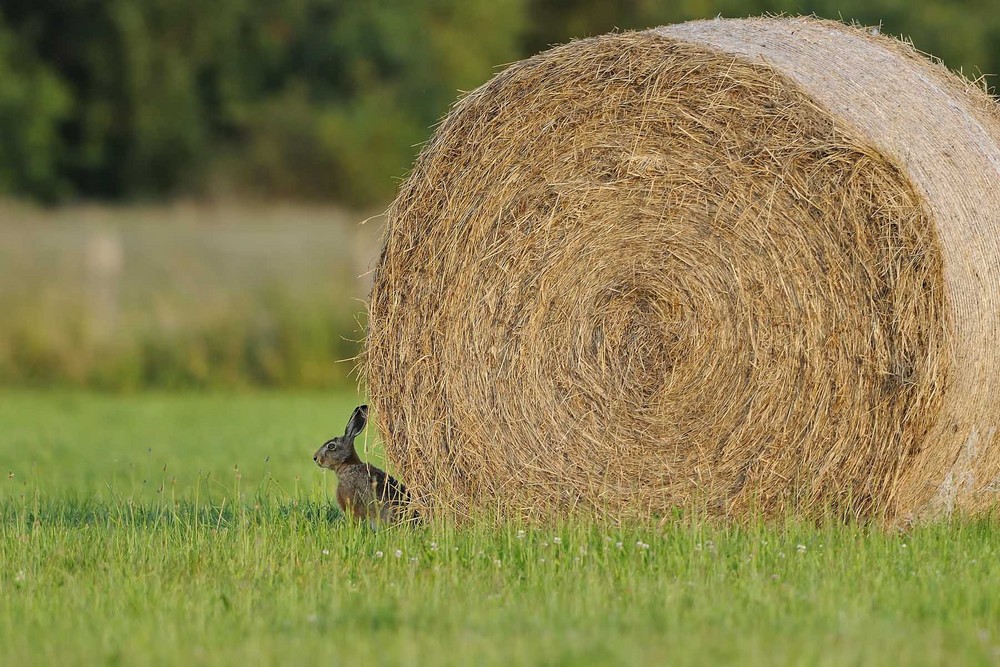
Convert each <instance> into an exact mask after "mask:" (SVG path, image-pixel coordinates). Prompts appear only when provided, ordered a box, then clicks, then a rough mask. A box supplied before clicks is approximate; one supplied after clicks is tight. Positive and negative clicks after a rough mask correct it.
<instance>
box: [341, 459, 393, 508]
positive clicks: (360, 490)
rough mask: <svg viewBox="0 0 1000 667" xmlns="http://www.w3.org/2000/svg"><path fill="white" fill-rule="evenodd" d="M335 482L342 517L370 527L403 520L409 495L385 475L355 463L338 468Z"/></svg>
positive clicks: (364, 464)
mask: <svg viewBox="0 0 1000 667" xmlns="http://www.w3.org/2000/svg"><path fill="white" fill-rule="evenodd" d="M337 481H338V486H337V504H338V505H340V509H342V510H344V513H345V514H350V515H352V516H354V517H355V518H356V519H359V520H367V521H369V522H370V523H400V522H402V521H405V520H406V516H405V515H406V512H407V509H408V508H407V506H408V505H409V501H410V498H409V494H408V493H407V491H406V487H404V486H403V485H402V484H400V483H399V482H398V481H396V479H395V478H393V477H392V475H389V474H387V473H386V472H385V471H383V470H379V469H378V468H376V467H375V466H373V465H369V464H368V463H362V462H361V461H358V462H357V463H350V464H347V465H343V466H340V467H339V468H338V469H337Z"/></svg>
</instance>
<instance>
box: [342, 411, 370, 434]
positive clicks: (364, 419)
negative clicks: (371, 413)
mask: <svg viewBox="0 0 1000 667" xmlns="http://www.w3.org/2000/svg"><path fill="white" fill-rule="evenodd" d="M367 423H368V406H367V405H359V406H358V407H356V408H354V414H352V415H351V419H350V420H349V421H348V422H347V430H346V431H344V436H345V437H347V438H353V437H355V436H357V435H358V433H361V432H362V431H364V430H365V424H367Z"/></svg>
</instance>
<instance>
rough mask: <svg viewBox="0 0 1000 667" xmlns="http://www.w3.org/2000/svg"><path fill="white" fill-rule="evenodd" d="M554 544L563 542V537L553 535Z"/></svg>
mask: <svg viewBox="0 0 1000 667" xmlns="http://www.w3.org/2000/svg"><path fill="white" fill-rule="evenodd" d="M552 544H562V538H561V537H558V536H556V537H553V538H552Z"/></svg>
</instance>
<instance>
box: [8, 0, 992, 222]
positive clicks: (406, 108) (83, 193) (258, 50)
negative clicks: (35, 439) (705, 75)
mask: <svg viewBox="0 0 1000 667" xmlns="http://www.w3.org/2000/svg"><path fill="white" fill-rule="evenodd" d="M762 13H788V14H811V13H815V14H817V15H819V16H824V17H828V18H841V19H844V20H857V21H859V22H861V23H864V24H867V25H881V26H882V29H883V31H884V32H886V33H889V34H897V35H898V34H902V35H906V36H909V37H910V38H912V40H913V42H914V43H915V45H916V46H917V47H918V48H920V49H921V50H923V51H926V52H929V53H933V54H935V55H937V56H939V57H941V58H943V59H944V61H945V62H946V64H948V65H949V66H950V67H952V68H953V69H961V70H962V71H963V72H964V73H965V74H966V75H967V76H972V77H975V76H977V75H978V74H979V73H981V72H987V73H989V72H997V71H1000V0H921V1H920V2H914V1H913V0H840V1H836V0H817V1H814V2H805V1H802V0H676V1H671V0H623V1H619V2H614V3H610V2H604V1H603V0H489V1H487V0H482V1H477V0H419V1H415V0H384V1H379V0H366V1H363V2H362V1H359V0H281V1H280V2H270V3H264V2H256V1H254V0H213V2H210V3H206V2H203V1H202V0H4V2H3V4H2V5H0V193H3V194H6V195H8V196H18V197H26V198H32V199H35V200H40V201H44V202H63V201H70V200H73V199H79V198H86V199H105V200H124V199H137V198H138V199H147V198H152V199H156V198H164V197H170V196H176V195H191V196H219V195H226V194H235V195H240V194H246V193H253V194H254V195H255V196H272V197H280V198H295V199H318V200H335V201H340V202H343V203H347V204H350V205H366V204H372V203H376V202H383V201H385V200H386V199H387V198H389V197H391V195H392V192H393V190H394V188H395V184H396V180H395V178H396V177H399V176H402V175H403V174H404V173H405V171H406V169H407V167H408V165H409V164H410V162H411V161H412V159H413V156H414V154H415V152H416V151H417V150H418V147H419V144H420V142H422V141H424V140H425V139H426V138H427V136H428V134H429V132H430V127H431V126H433V124H434V123H435V122H436V121H437V120H438V119H440V117H441V116H442V115H443V114H444V113H445V112H446V111H447V109H448V107H449V105H450V104H451V103H452V102H453V101H454V99H455V97H456V95H457V94H458V92H459V91H462V90H469V89H471V88H473V87H475V86H477V85H479V84H480V83H482V82H483V81H485V80H486V79H488V78H489V77H490V76H491V75H492V74H493V73H494V72H495V71H496V68H497V66H500V65H502V64H503V63H508V62H511V61H513V60H516V59H519V58H522V57H525V56H527V55H530V54H531V53H534V52H536V51H538V50H541V49H544V48H546V47H547V46H549V45H551V44H555V43H561V42H565V41H566V40H568V39H571V38H574V37H582V36H587V35H594V34H600V33H603V32H607V31H609V30H612V29H616V28H617V29H631V28H641V27H647V26H652V25H658V24H663V23H674V22H678V21H683V20H688V19H692V18H708V17H714V16H716V15H719V14H721V15H723V16H746V15H755V14H762Z"/></svg>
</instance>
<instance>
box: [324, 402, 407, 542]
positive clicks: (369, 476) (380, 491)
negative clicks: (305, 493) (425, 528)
mask: <svg viewBox="0 0 1000 667" xmlns="http://www.w3.org/2000/svg"><path fill="white" fill-rule="evenodd" d="M367 422H368V406H367V405H359V406H358V407H356V408H355V409H354V413H353V414H352V415H351V418H350V420H349V421H348V422H347V430H345V431H344V435H342V436H340V437H337V438H333V439H332V440H327V441H326V442H325V443H323V446H322V447H320V448H319V449H318V450H316V453H315V454H314V455H313V460H314V461H315V462H316V463H317V464H318V465H319V467H321V468H328V469H330V470H333V471H334V472H336V473H337V481H338V484H337V504H338V505H340V509H342V510H343V511H344V514H345V515H346V516H349V517H354V518H355V519H357V520H359V521H361V520H367V521H368V523H369V525H370V526H371V527H372V528H373V529H374V528H375V527H376V526H377V525H378V524H390V525H391V524H397V523H404V522H415V521H416V520H417V516H416V514H415V513H414V512H413V511H412V510H411V509H410V494H409V492H408V491H407V490H406V487H405V486H403V485H402V484H401V483H399V482H398V481H397V480H396V479H395V478H393V477H392V475H388V474H386V473H385V471H383V470H380V469H378V468H376V467H375V466H373V465H371V464H369V463H365V462H364V461H362V460H361V459H360V458H358V453H357V451H356V450H355V449H354V438H356V437H357V436H358V434H359V433H361V432H362V431H363V430H365V424H366V423H367Z"/></svg>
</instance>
